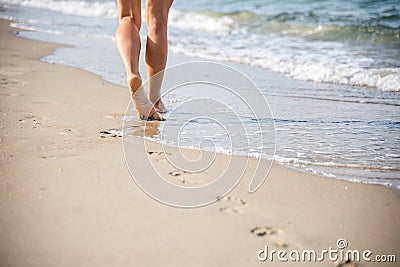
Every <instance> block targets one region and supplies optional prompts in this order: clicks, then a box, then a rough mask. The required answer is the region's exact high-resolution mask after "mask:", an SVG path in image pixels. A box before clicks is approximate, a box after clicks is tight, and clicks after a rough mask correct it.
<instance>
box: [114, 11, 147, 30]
mask: <svg viewBox="0 0 400 267" xmlns="http://www.w3.org/2000/svg"><path fill="white" fill-rule="evenodd" d="M119 24H120V26H122V27H132V26H135V27H136V28H137V30H138V31H140V26H141V24H142V20H141V18H140V17H132V16H130V15H129V16H122V17H121V18H120V19H119Z"/></svg>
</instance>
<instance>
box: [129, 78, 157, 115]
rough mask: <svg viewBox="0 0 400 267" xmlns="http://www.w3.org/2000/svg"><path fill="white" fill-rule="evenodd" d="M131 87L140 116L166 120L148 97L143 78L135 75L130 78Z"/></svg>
mask: <svg viewBox="0 0 400 267" xmlns="http://www.w3.org/2000/svg"><path fill="white" fill-rule="evenodd" d="M129 88H130V90H131V96H132V101H133V104H134V105H135V108H136V112H137V115H138V118H139V119H141V120H148V121H151V120H159V121H162V120H164V119H163V117H162V116H161V115H160V114H158V113H157V111H156V110H155V108H154V105H153V104H152V103H151V102H150V101H149V99H148V98H147V94H146V92H145V91H144V89H143V86H142V79H140V77H138V76H134V77H132V78H131V79H130V80H129Z"/></svg>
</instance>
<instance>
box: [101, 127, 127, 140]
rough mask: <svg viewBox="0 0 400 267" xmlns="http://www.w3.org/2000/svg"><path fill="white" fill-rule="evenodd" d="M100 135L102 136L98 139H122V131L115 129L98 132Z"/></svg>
mask: <svg viewBox="0 0 400 267" xmlns="http://www.w3.org/2000/svg"><path fill="white" fill-rule="evenodd" d="M100 133H101V134H102V135H100V138H106V137H107V136H111V137H122V131H120V130H115V129H110V130H104V131H100Z"/></svg>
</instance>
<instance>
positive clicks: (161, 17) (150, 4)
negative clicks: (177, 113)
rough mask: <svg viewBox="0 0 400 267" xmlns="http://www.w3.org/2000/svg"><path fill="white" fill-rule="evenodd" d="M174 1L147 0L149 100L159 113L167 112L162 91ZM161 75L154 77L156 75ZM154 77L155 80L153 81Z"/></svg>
mask: <svg viewBox="0 0 400 267" xmlns="http://www.w3.org/2000/svg"><path fill="white" fill-rule="evenodd" d="M172 2H173V0H147V1H146V24H147V29H148V34H147V42H146V66H147V74H148V78H149V79H148V80H149V98H150V101H152V102H153V103H154V105H155V108H156V110H157V111H159V112H166V108H165V106H164V104H163V102H162V101H161V96H160V90H161V84H162V80H163V76H164V74H163V72H162V71H163V70H164V69H165V65H166V63H167V53H168V40H167V28H168V13H169V9H170V7H171V5H172ZM159 72H161V73H160V74H158V75H156V76H154V75H155V74H157V73H159ZM152 77H153V79H152Z"/></svg>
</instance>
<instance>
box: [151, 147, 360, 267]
mask: <svg viewBox="0 0 400 267" xmlns="http://www.w3.org/2000/svg"><path fill="white" fill-rule="evenodd" d="M147 153H148V154H149V155H150V156H162V155H164V152H163V151H147ZM168 174H169V175H171V176H172V177H174V178H176V179H179V180H180V181H181V182H182V183H187V182H188V181H187V180H186V179H185V178H184V177H183V176H185V175H190V173H189V172H185V171H182V170H177V169H176V170H173V171H170V172H168ZM217 202H218V203H220V207H219V211H220V212H223V213H229V214H239V213H242V212H244V210H245V208H246V207H247V205H248V203H247V201H246V200H245V199H244V198H240V197H235V196H225V197H222V198H220V199H218V201H217ZM250 234H252V235H253V236H255V237H257V238H268V239H271V240H272V241H273V244H274V246H275V247H277V248H279V249H286V248H290V247H292V248H298V247H300V246H299V245H297V244H295V243H288V242H284V241H281V240H279V239H280V236H281V234H283V231H282V230H281V229H278V228H273V227H270V226H255V227H253V228H251V229H250ZM348 264H349V263H337V265H336V266H355V265H348Z"/></svg>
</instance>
